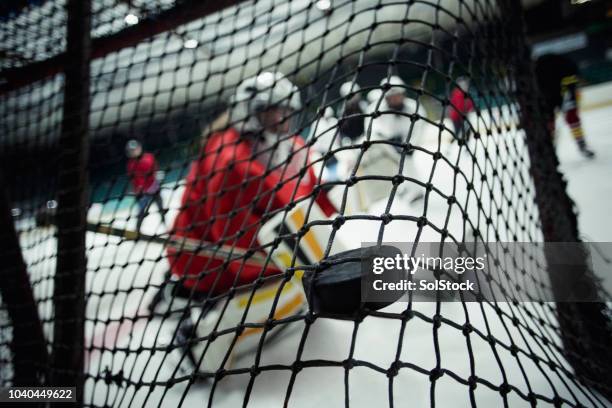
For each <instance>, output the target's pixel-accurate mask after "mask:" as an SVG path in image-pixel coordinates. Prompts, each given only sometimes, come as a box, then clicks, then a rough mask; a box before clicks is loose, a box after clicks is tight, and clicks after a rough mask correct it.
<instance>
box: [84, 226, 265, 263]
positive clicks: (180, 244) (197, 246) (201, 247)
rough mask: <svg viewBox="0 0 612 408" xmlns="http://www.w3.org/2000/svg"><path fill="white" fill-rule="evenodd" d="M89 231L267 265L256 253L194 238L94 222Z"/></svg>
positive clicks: (220, 257)
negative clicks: (143, 231)
mask: <svg viewBox="0 0 612 408" xmlns="http://www.w3.org/2000/svg"><path fill="white" fill-rule="evenodd" d="M87 231H90V232H96V233H100V234H106V235H112V236H115V237H119V238H123V239H126V240H129V241H146V242H155V243H157V244H161V245H165V246H167V247H170V248H173V249H176V250H177V251H185V252H190V253H192V254H193V255H205V256H207V257H210V258H213V259H217V260H222V261H227V262H231V261H238V260H242V261H244V262H245V263H247V264H250V265H253V266H259V267H263V266H265V265H266V256H264V255H261V254H258V253H256V252H252V251H247V250H245V249H242V248H237V247H231V246H228V245H218V244H213V243H211V242H206V241H199V240H197V239H193V238H187V237H181V236H177V235H174V236H173V235H168V234H160V235H150V234H143V233H139V232H137V231H134V230H129V229H125V228H117V227H113V226H111V225H108V224H98V223H92V222H88V223H87Z"/></svg>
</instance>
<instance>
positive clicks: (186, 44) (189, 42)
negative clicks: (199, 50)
mask: <svg viewBox="0 0 612 408" xmlns="http://www.w3.org/2000/svg"><path fill="white" fill-rule="evenodd" d="M197 46H198V40H196V39H193V38H189V39H187V40H185V42H183V47H185V48H187V49H194V48H195V47H197Z"/></svg>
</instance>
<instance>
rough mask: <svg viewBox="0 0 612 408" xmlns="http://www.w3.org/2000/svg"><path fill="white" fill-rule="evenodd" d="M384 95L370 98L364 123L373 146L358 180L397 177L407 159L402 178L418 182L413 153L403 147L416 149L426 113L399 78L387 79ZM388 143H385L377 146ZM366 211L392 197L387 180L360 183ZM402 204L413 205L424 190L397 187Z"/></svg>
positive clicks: (408, 185)
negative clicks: (415, 179)
mask: <svg viewBox="0 0 612 408" xmlns="http://www.w3.org/2000/svg"><path fill="white" fill-rule="evenodd" d="M380 87H381V92H380V93H379V92H376V93H373V94H372V92H371V94H372V95H368V97H369V99H370V102H371V103H370V106H369V107H368V116H367V117H366V120H365V135H366V136H365V140H369V141H370V142H374V143H373V144H372V145H371V146H370V148H369V149H368V150H367V151H366V152H365V154H364V155H363V158H362V162H361V165H360V167H359V170H358V174H357V175H358V176H394V175H396V174H398V173H399V170H400V162H401V159H402V156H404V161H403V169H402V172H401V174H402V175H403V176H405V177H411V178H418V177H417V174H418V173H417V170H416V167H415V165H414V161H413V160H412V157H411V156H412V154H413V150H407V151H406V150H405V149H404V148H403V147H402V145H403V144H405V143H411V144H412V145H415V144H416V143H417V138H418V137H420V136H421V134H422V132H423V120H422V119H421V118H423V117H424V113H423V110H422V109H421V107H420V106H419V104H418V103H417V102H416V101H415V100H414V99H411V98H408V97H407V96H406V84H405V83H404V81H403V80H402V79H401V78H400V77H398V76H395V75H394V76H391V77H389V78H384V79H383V80H382V81H381V83H380ZM377 142H385V143H377ZM356 186H357V188H358V191H359V195H360V197H362V201H363V202H365V203H366V204H365V207H366V208H369V205H371V204H373V203H374V202H376V201H378V200H382V199H385V198H388V197H389V194H390V192H391V188H392V183H391V181H387V180H362V181H360V182H358V183H357V185H356ZM398 194H399V196H400V198H401V199H402V200H406V201H407V202H414V201H416V200H418V199H420V198H421V197H422V196H423V192H422V188H420V187H419V186H418V185H415V184H414V183H411V182H410V181H404V182H403V183H402V184H400V185H399V187H398Z"/></svg>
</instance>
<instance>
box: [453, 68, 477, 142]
mask: <svg viewBox="0 0 612 408" xmlns="http://www.w3.org/2000/svg"><path fill="white" fill-rule="evenodd" d="M469 88H470V80H469V79H468V78H466V77H459V78H457V86H456V87H455V88H454V89H453V90H452V92H451V94H450V107H449V109H450V110H449V114H448V117H449V118H450V120H451V121H452V122H453V127H454V128H455V129H454V130H455V138H456V139H457V140H459V139H463V138H464V136H465V117H466V116H467V114H468V113H470V112H471V111H473V110H474V102H473V101H472V98H470V95H469V93H468V91H469Z"/></svg>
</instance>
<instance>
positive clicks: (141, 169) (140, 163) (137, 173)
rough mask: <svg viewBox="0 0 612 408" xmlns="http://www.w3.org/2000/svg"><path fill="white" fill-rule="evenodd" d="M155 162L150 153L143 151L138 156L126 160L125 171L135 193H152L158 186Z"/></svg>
mask: <svg viewBox="0 0 612 408" xmlns="http://www.w3.org/2000/svg"><path fill="white" fill-rule="evenodd" d="M156 171H157V162H156V161H155V156H153V154H152V153H143V154H142V155H141V156H140V157H136V158H133V159H129V160H128V164H127V173H128V177H129V178H130V181H131V183H132V188H133V189H134V192H135V193H136V194H143V193H154V192H155V191H151V190H154V189H155V187H156V186H158V183H157V180H156V178H155V172H156Z"/></svg>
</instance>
